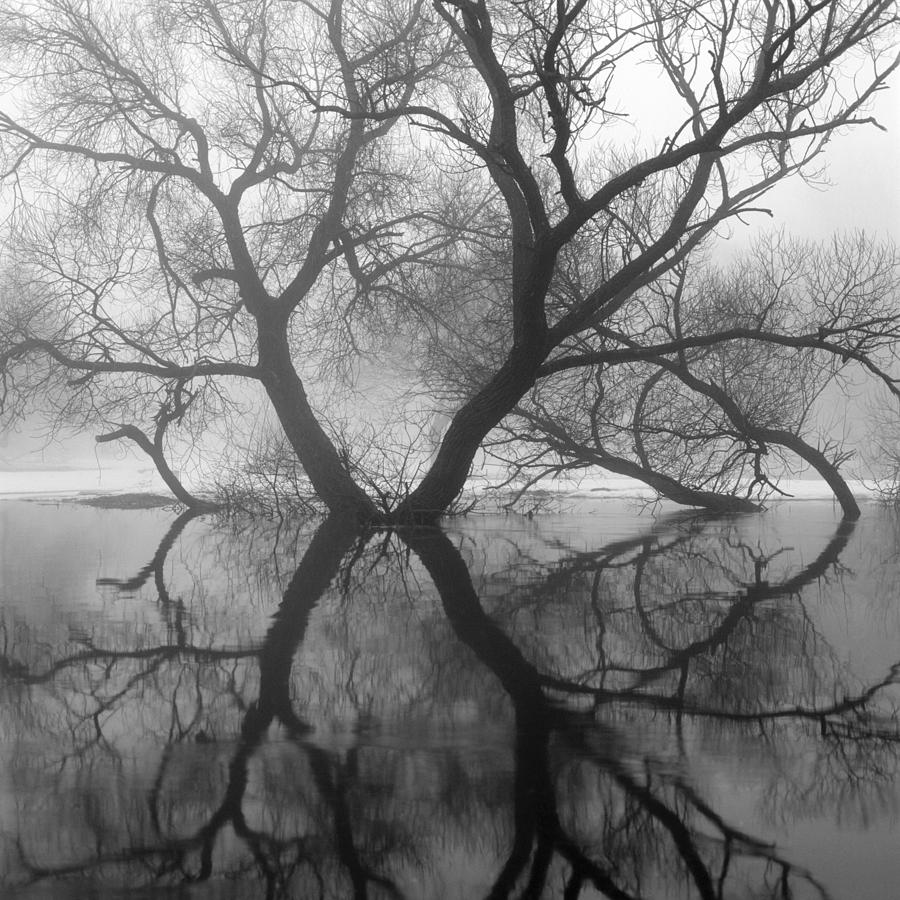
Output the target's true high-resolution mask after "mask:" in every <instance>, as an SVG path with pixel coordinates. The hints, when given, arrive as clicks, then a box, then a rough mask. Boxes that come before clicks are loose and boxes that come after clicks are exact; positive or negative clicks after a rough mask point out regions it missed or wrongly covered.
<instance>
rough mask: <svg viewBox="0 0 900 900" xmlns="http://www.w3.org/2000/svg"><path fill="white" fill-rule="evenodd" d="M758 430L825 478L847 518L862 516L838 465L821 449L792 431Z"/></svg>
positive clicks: (764, 438)
mask: <svg viewBox="0 0 900 900" xmlns="http://www.w3.org/2000/svg"><path fill="white" fill-rule="evenodd" d="M757 432H758V434H759V436H760V437H761V438H762V439H763V440H764V441H767V442H768V443H770V444H781V445H782V446H783V447H787V448H788V450H791V451H792V452H794V453H796V454H797V456H799V457H800V458H801V459H803V460H805V461H806V462H808V463H809V464H810V465H811V466H812V467H813V468H814V469H815V470H816V471H817V472H818V473H819V474H820V475H821V476H822V478H824V479H825V481H826V482H827V484H828V487H830V488H831V490H832V491H833V492H834V496H835V497H836V498H837V501H838V503H840V504H841V511H842V512H843V514H844V518H845V519H849V520H850V521H856V520H857V519H858V518H859V517H860V509H859V504H858V503H857V502H856V497H854V496H853V492H852V491H851V490H850V487H849V485H848V484H847V482H846V481H844V478H843V476H842V475H841V473H840V472H839V471H838V468H837V466H836V465H834V463H832V462H831V460H829V459H828V457H827V456H826V455H825V454H824V453H823V452H822V451H821V450H817V449H816V448H815V447H812V446H810V445H809V444H807V443H806V441H804V440H803V438H801V437H799V436H798V435H796V434H792V433H791V432H790V431H781V430H776V429H774V428H759V429H757Z"/></svg>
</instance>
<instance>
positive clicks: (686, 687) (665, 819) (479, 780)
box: [0, 501, 900, 900]
mask: <svg viewBox="0 0 900 900" xmlns="http://www.w3.org/2000/svg"><path fill="white" fill-rule="evenodd" d="M898 536H900V521H898V520H897V519H896V518H895V517H893V516H892V515H891V514H889V513H888V512H885V511H883V510H880V509H878V508H877V507H876V506H874V505H869V506H867V507H866V510H865V513H864V516H863V519H862V520H861V521H860V522H859V523H858V524H857V525H856V526H855V527H851V526H842V525H841V524H840V523H839V522H838V520H837V518H836V516H835V513H834V510H833V508H832V506H831V504H826V503H816V502H810V503H796V504H790V505H784V506H781V507H779V508H778V509H776V510H775V511H772V512H769V513H765V514H762V515H752V516H744V517H739V518H728V519H722V518H710V517H696V516H688V515H684V514H679V515H674V514H671V515H660V516H653V515H651V514H650V513H649V512H646V511H645V512H643V513H640V512H639V510H638V509H637V508H636V507H634V506H629V505H626V504H623V503H621V502H619V503H616V502H613V501H610V502H608V503H603V502H597V503H596V504H595V505H594V507H593V509H591V510H582V512H580V513H578V514H574V513H572V514H569V515H565V516H563V515H560V516H542V517H536V518H534V519H533V520H526V519H520V518H516V517H495V518H489V517H485V518H471V519H467V520H460V521H453V522H451V523H449V525H448V526H447V529H446V530H445V531H437V530H435V531H432V532H423V533H413V534H405V535H396V534H393V535H388V534H383V533H382V534H375V535H372V536H370V537H369V538H368V539H363V538H360V537H359V536H358V535H355V534H353V533H352V532H349V531H347V530H346V529H344V528H343V527H342V526H341V525H340V523H337V522H334V521H329V522H324V523H322V522H310V523H307V524H304V525H300V526H296V525H295V526H287V525H284V526H282V527H280V528H277V527H276V526H275V525H274V524H272V523H260V522H250V521H246V522H238V523H222V522H217V521H216V520H215V519H214V518H211V517H202V518H193V519H191V518H190V517H187V516H181V517H177V516H176V515H175V514H173V513H170V512H167V511H165V510H144V511H141V510H129V511H116V510H100V509H92V508H89V507H83V506H78V505H75V504H61V505H52V504H42V503H35V502H25V501H6V502H2V503H0V896H3V897H5V898H17V900H19V898H22V900H24V898H28V900H33V898H57V897H60V898H104V900H105V898H119V897H123V898H124V897H137V898H151V897H152V898H159V897H178V898H235V900H237V898H241V900H243V898H301V897H302V898H306V897H323V898H345V897H348V898H349V897H352V898H362V897H370V898H401V897H402V898H410V900H418V898H506V897H509V898H513V897H516V898H518V897H534V898H537V897H548V898H551V897H559V898H596V897H610V898H619V900H629V898H662V900H672V898H676V900H677V898H704V900H706V898H748V900H749V898H763V897H770V898H835V900H841V898H852V900H859V898H871V900H885V898H891V897H895V896H897V895H898V893H897V892H898V887H897V886H898V885H900V825H898V811H900V778H898V775H900V768H898V760H900V721H898V715H897V708H898V705H900V688H898V682H900V553H898Z"/></svg>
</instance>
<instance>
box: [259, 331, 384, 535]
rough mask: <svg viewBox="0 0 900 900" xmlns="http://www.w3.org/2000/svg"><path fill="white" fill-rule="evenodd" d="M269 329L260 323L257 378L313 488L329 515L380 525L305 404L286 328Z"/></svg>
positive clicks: (379, 517) (381, 517) (345, 462)
mask: <svg viewBox="0 0 900 900" xmlns="http://www.w3.org/2000/svg"><path fill="white" fill-rule="evenodd" d="M273 325H274V327H270V328H266V327H265V323H264V322H260V334H259V369H260V380H261V381H262V384H263V387H264V388H265V390H266V393H267V394H268V396H269V399H270V400H271V402H272V406H273V408H274V410H275V413H276V415H277V416H278V420H279V422H280V423H281V427H282V428H283V429H284V433H285V435H286V436H287V439H288V441H290V444H291V446H292V447H293V449H294V452H295V453H296V454H297V459H299V460H300V464H301V465H302V466H303V469H304V471H305V472H306V475H307V477H308V478H309V480H310V483H311V484H312V487H313V490H314V491H315V492H316V494H317V495H318V497H319V498H320V499H321V500H322V502H323V503H324V504H325V505H326V506H327V507H328V509H329V510H330V511H331V512H333V513H339V514H342V515H343V514H346V515H351V516H352V517H353V518H355V519H356V520H357V521H358V522H360V523H374V522H379V521H383V520H384V514H383V513H381V512H380V511H379V510H378V508H377V507H376V506H375V504H374V502H373V501H372V500H371V499H370V498H369V497H368V496H367V495H366V493H365V491H363V490H362V488H360V487H359V485H357V484H356V482H355V481H354V480H353V477H352V476H351V474H350V472H349V468H348V460H346V459H344V458H342V457H341V455H340V454H339V453H338V451H337V449H336V448H335V446H334V443H333V442H332V440H331V438H329V436H328V435H327V434H326V433H325V431H324V429H323V428H322V426H321V425H320V424H319V421H318V419H317V418H316V415H315V413H314V412H313V410H312V407H311V406H310V405H309V399H308V398H307V396H306V390H305V389H304V387H303V382H302V381H301V379H300V376H299V375H298V374H297V370H296V369H295V368H294V364H293V362H292V361H291V354H290V347H289V345H288V340H287V336H286V334H285V329H284V328H283V327H282V328H281V329H279V328H278V327H277V325H275V323H273Z"/></svg>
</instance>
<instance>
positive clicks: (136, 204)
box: [0, 0, 898, 521]
mask: <svg viewBox="0 0 900 900" xmlns="http://www.w3.org/2000/svg"><path fill="white" fill-rule="evenodd" d="M896 25H897V10H896V4H895V3H894V2H889V0H876V2H846V3H833V2H825V0H820V2H814V3H809V4H805V5H803V6H802V7H798V6H797V5H795V4H794V3H793V2H791V0H788V2H780V0H775V2H753V0H732V2H729V3H724V4H723V3H719V2H715V3H713V2H705V0H697V2H694V3H691V4H688V5H685V4H681V3H665V4H660V3H655V2H647V3H639V4H633V5H630V6H629V7H627V8H620V7H617V6H615V5H613V6H608V5H606V4H595V3H589V2H587V0H573V2H565V0H561V2H558V3H554V4H546V3H538V2H526V3H507V2H492V3H487V2H485V0H478V2H476V0H438V2H436V3H435V4H434V6H433V8H432V7H426V5H425V4H424V3H423V2H421V0H407V2H401V3H399V4H391V5H390V7H389V8H387V9H385V8H384V7H383V5H381V4H375V3H369V2H366V0H360V2H356V0H355V2H345V0H331V2H330V3H328V4H323V5H316V4H315V3H312V2H309V3H307V2H303V3H295V4H274V3H268V2H259V3H256V4H253V5H251V6H249V7H248V6H247V5H246V4H239V5H232V4H228V3H225V2H221V3H215V2H195V0H180V2H166V3H153V4H149V5H146V6H145V5H142V4H139V3H134V4H127V5H126V6H122V5H121V4H116V5H111V4H110V5H95V6H88V5H86V4H82V3H80V2H77V0H41V2H38V3H34V4H29V5H27V6H25V7H22V6H21V5H20V4H16V5H14V6H10V7H8V8H7V10H6V11H5V13H4V14H3V17H2V23H0V34H2V38H3V41H4V46H6V47H7V48H8V49H7V57H6V59H7V63H6V64H7V66H8V71H7V78H9V79H10V80H11V83H12V84H14V86H15V87H14V91H13V93H12V96H11V97H10V98H9V102H8V104H7V112H5V113H3V115H2V117H0V132H2V135H3V154H4V160H5V162H4V167H3V168H4V173H5V180H6V183H7V185H8V187H9V189H10V193H11V194H12V195H14V196H15V197H16V198H18V200H19V201H20V202H19V203H18V205H17V211H16V215H15V216H14V217H13V218H14V222H15V224H16V225H17V227H18V229H19V230H20V231H22V232H23V233H24V234H25V235H26V237H27V238H28V239H27V240H24V241H20V242H18V244H17V246H16V247H14V248H13V250H11V251H10V258H11V260H12V261H13V263H14V264H15V266H16V268H17V269H18V270H19V271H21V272H23V273H24V274H25V277H26V278H27V279H28V282H29V284H30V286H31V288H32V289H33V291H34V292H35V293H36V294H37V295H39V296H40V297H41V298H42V299H41V304H42V308H43V309H45V310H46V311H45V312H43V313H42V316H41V318H40V321H37V320H34V319H31V318H28V317H26V318H25V319H24V320H22V321H21V322H20V323H19V327H15V328H10V329H8V334H7V335H6V336H5V338H4V345H3V348H2V349H0V369H2V371H3V372H4V373H5V378H6V380H7V383H8V384H9V383H11V382H10V379H11V378H13V377H14V371H13V370H14V369H16V367H17V366H20V365H25V366H31V367H35V366H37V367H39V368H40V367H41V366H45V365H49V364H51V363H52V365H53V366H56V367H62V368H63V369H65V370H67V371H68V372H69V373H70V375H74V376H75V383H74V384H73V385H72V387H73V388H74V389H75V390H79V389H81V390H83V389H84V388H85V386H86V385H91V386H92V389H94V390H96V391H99V392H104V391H105V390H106V385H107V383H110V382H111V383H113V384H116V383H118V382H122V383H124V384H126V385H128V386H130V389H131V391H132V395H133V396H146V395H147V393H148V392H153V391H157V390H160V389H161V388H160V387H159V385H165V386H166V388H162V390H169V391H171V390H172V386H173V385H178V384H183V385H184V388H185V389H186V390H192V383H193V382H194V381H195V380H197V381H200V380H203V379H216V380H217V383H219V384H227V383H229V380H231V379H235V380H246V381H250V382H255V383H257V384H258V385H259V386H261V388H262V389H263V390H264V392H265V394H266V396H267V397H268V400H269V402H270V403H271V405H272V408H273V409H274V411H275V413H276V415H277V417H278V420H279V422H280V424H281V426H282V428H283V429H284V431H285V434H286V436H287V439H288V440H289V442H290V444H291V446H292V448H293V449H294V452H295V453H296V455H297V457H298V459H299V460H300V462H301V464H302V465H303V467H304V469H305V470H306V473H307V475H308V477H309V479H310V482H311V484H312V486H313V488H314V490H315V491H316V493H317V494H318V495H319V496H320V497H321V499H322V500H323V501H324V503H325V504H326V505H327V506H328V507H330V508H331V509H334V510H337V509H344V510H349V511H350V512H352V513H353V514H354V515H355V516H357V517H358V518H362V519H364V520H369V521H371V520H377V519H382V518H384V516H385V514H386V513H385V511H384V510H383V509H379V504H378V503H377V502H376V500H375V499H373V498H372V497H371V496H369V494H367V493H366V491H365V490H363V488H362V487H361V486H360V484H359V480H358V479H356V478H354V474H353V473H354V467H355V463H354V460H353V459H352V458H348V455H347V454H346V453H342V452H340V450H339V447H338V441H337V437H336V434H335V432H334V430H333V429H329V427H328V426H327V424H326V420H327V412H328V410H327V407H328V400H329V398H328V397H327V392H325V394H326V395H325V396H320V397H319V398H318V400H315V399H311V398H310V396H309V394H308V393H307V384H308V383H309V382H310V378H311V377H312V378H313V379H315V378H317V377H318V376H319V373H320V372H321V370H322V368H323V364H324V363H325V362H326V361H327V363H328V364H329V365H331V366H332V367H333V366H334V361H335V360H337V361H338V363H339V367H343V368H344V369H345V370H350V371H352V369H353V360H354V359H358V358H360V356H361V355H363V354H365V352H366V351H367V350H370V351H371V350H376V349H378V350H380V349H382V348H383V347H384V345H385V343H386V337H387V336H394V337H396V335H397V334H402V333H403V332H405V331H408V330H409V329H411V328H416V329H421V328H422V325H423V324H424V325H425V334H426V337H427V339H426V340H425V341H424V342H416V347H415V348H412V347H410V348H408V351H409V352H411V351H412V350H413V349H416V350H418V349H420V348H421V347H422V346H423V345H424V347H426V348H427V346H429V342H432V343H433V342H434V341H437V342H438V343H439V342H440V341H441V340H443V339H444V338H445V337H450V336H452V332H453V330H454V329H455V330H456V331H457V332H458V333H459V334H460V335H461V336H463V337H464V336H465V334H473V333H474V334H476V335H477V334H478V333H479V331H480V328H481V326H482V324H483V323H484V322H485V321H488V322H489V323H490V324H491V325H492V326H499V331H496V330H495V332H494V333H495V334H497V337H496V338H495V339H494V340H493V341H492V343H491V353H490V357H489V358H484V360H483V362H484V368H483V369H482V370H480V371H479V372H478V377H477V378H476V379H474V380H473V382H472V384H471V388H470V389H469V391H468V392H467V394H466V395H465V396H464V397H462V398H460V399H461V402H460V403H459V404H458V405H457V408H456V410H455V413H454V416H453V419H452V422H451V423H450V426H449V427H448V429H447V431H446V434H445V435H444V438H443V440H442V443H441V447H440V449H439V451H438V452H437V454H436V455H435V457H434V460H433V463H432V464H431V466H430V468H429V471H428V472H427V473H426V474H425V475H424V477H423V478H422V479H421V480H420V481H419V482H418V484H417V485H416V486H415V488H414V489H412V490H411V491H408V492H407V491H396V492H394V493H393V495H389V496H387V497H386V498H385V500H384V501H383V502H382V503H381V506H388V507H391V508H390V509H388V510H387V515H388V516H389V517H391V518H394V519H402V520H430V519H433V518H434V517H436V516H437V515H439V514H440V513H441V512H442V511H444V510H445V509H447V508H448V506H449V505H450V504H451V503H452V502H453V500H454V498H455V497H456V496H457V495H458V494H459V492H460V491H461V489H462V487H463V485H464V483H465V480H466V477H467V475H468V472H469V469H470V466H471V464H472V461H473V459H474V458H475V455H476V453H477V452H478V450H479V448H480V447H481V445H482V443H483V441H484V439H485V437H486V436H487V435H488V434H489V433H490V432H491V430H492V429H493V428H495V427H496V426H497V425H498V424H499V423H500V422H502V421H503V419H504V418H505V417H506V416H507V415H508V414H509V413H510V412H511V411H512V410H513V409H514V408H515V406H516V405H517V404H518V403H519V402H520V401H521V400H522V398H523V397H525V396H526V395H527V394H528V392H529V391H530V390H531V389H532V387H533V386H534V385H535V384H536V383H537V382H538V381H539V380H541V379H543V378H545V377H548V376H549V375H550V374H551V373H553V372H554V371H557V370H558V369H559V367H569V366H570V365H571V366H574V365H575V362H574V360H575V359H578V358H581V359H584V358H585V356H584V352H585V342H588V343H590V342H591V341H592V340H593V339H594V336H595V335H597V334H598V333H601V332H603V333H604V334H608V335H609V337H610V339H611V341H612V343H611V345H610V346H611V347H617V348H618V349H619V350H620V351H621V352H622V353H625V354H627V353H633V352H634V348H633V346H632V344H633V342H634V341H635V340H638V339H639V338H640V336H641V332H642V329H643V328H644V327H645V325H646V323H645V320H644V318H643V316H642V314H641V308H642V301H641V299H640V297H641V292H642V291H644V290H645V289H647V288H648V286H650V285H652V284H653V283H654V282H656V281H658V280H659V279H661V278H664V277H665V276H666V275H667V273H669V272H672V271H674V270H675V269H676V267H677V266H679V265H681V264H682V263H683V262H684V260H686V259H687V258H688V256H689V255H690V254H691V253H692V252H694V251H695V250H696V249H697V248H698V247H699V246H700V245H701V244H702V243H703V242H704V241H705V240H707V239H708V238H709V237H710V236H711V235H712V234H713V233H714V231H715V230H716V229H717V228H720V227H721V226H722V225H723V223H726V222H727V221H729V220H731V219H734V218H735V217H738V216H745V215H748V214H750V213H752V212H753V211H754V210H756V209H757V208H758V203H759V199H760V197H761V196H762V195H763V194H765V192H766V191H768V190H769V189H770V188H771V187H772V186H774V185H775V184H777V183H778V182H779V181H781V180H782V179H784V178H786V177H788V176H790V175H793V174H797V173H800V174H802V173H804V172H809V171H810V166H811V165H813V164H814V163H815V161H816V160H817V159H818V157H819V154H820V153H821V151H822V149H823V148H824V146H825V144H826V143H827V142H828V140H829V139H830V138H831V137H832V136H833V135H834V134H835V133H836V132H838V131H841V130H845V129H847V128H848V127H851V126H855V125H861V124H871V123H872V121H873V120H872V119H871V117H870V116H869V115H868V114H867V108H868V106H869V105H870V103H871V100H872V98H873V96H874V94H875V92H876V91H877V90H879V89H880V88H881V87H882V86H884V85H885V83H886V81H887V79H888V78H889V77H890V75H891V73H892V72H893V71H894V70H895V69H896V67H897V65H898V58H897V53H896V45H895V38H896ZM638 71H642V72H643V71H648V72H651V73H652V77H655V78H656V79H657V80H656V81H655V82H654V85H655V89H657V90H658V91H659V100H660V101H661V103H664V104H665V107H666V109H667V111H668V112H669V115H668V116H667V117H666V121H665V123H664V127H665V133H664V134H662V135H651V137H650V138H649V140H648V141H647V142H646V143H645V144H644V145H637V146H635V144H634V140H633V133H629V132H627V131H625V132H623V129H622V128H621V127H620V124H619V120H620V115H621V113H623V112H627V98H628V96H629V95H630V94H632V93H633V92H634V78H635V77H636V72H638ZM617 98H618V99H617ZM460 185H463V186H464V188H463V190H462V191H460ZM26 200H27V201H29V203H30V208H29V209H27V210H26V208H25V204H24V201H26ZM585 252H586V253H587V257H585V255H584V254H585ZM579 258H581V259H585V258H587V259H589V263H588V264H587V265H583V266H582V271H581V273H580V276H581V277H580V278H579V280H578V281H577V282H575V284H576V285H578V290H577V291H576V290H572V287H573V283H572V280H571V277H570V272H569V269H570V266H571V265H573V264H576V263H575V261H576V260H577V259H579ZM475 311H478V314H477V315H475V316H473V318H472V319H471V320H468V319H467V318H466V314H467V313H468V312H475ZM460 322H464V323H465V328H464V329H462V330H460V325H459V323H460ZM829 337H830V341H826V337H822V338H821V339H820V340H821V341H823V342H828V343H830V344H833V345H834V346H835V347H838V348H843V349H844V350H845V351H847V352H853V348H854V342H855V341H856V340H857V339H858V337H859V335H858V333H857V332H855V331H853V330H852V329H851V330H850V331H849V332H847V331H842V330H841V331H839V332H838V333H837V334H835V335H831V336H829ZM395 345H396V344H395ZM655 352H656V355H657V356H659V357H660V358H666V359H671V358H672V357H671V355H670V354H668V353H666V352H663V351H661V350H659V349H658V348H657V349H656V350H655ZM677 352H678V351H677V349H673V350H672V353H675V354H676V355H675V356H674V359H675V362H673V363H672V364H673V365H678V364H679V363H678V357H677ZM42 359H43V360H45V361H46V362H40V360H42ZM428 361H429V356H428V354H427V353H422V354H421V355H420V356H419V357H418V359H417V360H415V361H413V362H411V364H412V365H415V366H416V368H417V370H418V369H419V367H420V366H421V365H424V364H427V362H428ZM585 361H586V362H587V363H588V364H589V365H592V364H593V362H592V361H591V360H589V359H588V360H585ZM15 377H18V376H15ZM667 377H668V376H667ZM691 390H694V389H693V388H692V389H691ZM694 393H696V390H694ZM148 405H149V404H148ZM323 413H326V415H325V416H323ZM332 418H333V417H332ZM351 446H352V441H351Z"/></svg>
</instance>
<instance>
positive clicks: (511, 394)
mask: <svg viewBox="0 0 900 900" xmlns="http://www.w3.org/2000/svg"><path fill="white" fill-rule="evenodd" d="M544 355H545V354H544V353H543V352H541V351H536V350H534V349H530V348H513V350H511V351H510V354H509V356H508V357H507V358H506V362H505V363H504V364H503V366H502V367H501V368H500V370H499V371H498V372H497V374H496V375H494V377H493V378H491V380H490V381H488V383H487V384H486V385H485V386H484V387H483V388H481V390H479V391H478V392H477V393H476V394H475V395H474V396H473V397H472V398H471V399H470V400H469V401H468V402H467V403H466V404H465V405H464V406H463V407H461V408H460V409H459V411H458V412H457V413H456V415H455V416H454V417H453V420H452V421H451V422H450V427H449V428H448V429H447V432H446V434H445V435H444V440H443V441H442V442H441V446H440V449H439V450H438V453H437V456H436V457H435V460H434V463H433V464H432V466H431V468H430V469H429V470H428V472H427V473H426V475H425V477H424V478H423V479H422V481H421V482H420V483H419V486H418V487H417V488H416V489H415V490H414V491H413V492H412V493H411V494H410V495H409V497H408V498H407V500H406V501H405V502H404V503H403V504H402V505H401V506H400V507H399V509H398V510H397V514H396V518H397V519H398V520H399V521H403V522H411V523H422V524H427V523H431V522H434V521H435V520H436V519H437V518H438V517H439V516H440V515H441V514H442V513H443V512H445V511H446V510H447V508H448V507H449V506H450V504H451V503H452V502H453V501H454V500H455V499H456V497H457V496H459V494H460V492H461V491H462V489H463V487H464V486H465V483H466V478H467V477H468V475H469V470H470V469H471V467H472V461H473V460H474V459H475V454H476V453H477V452H478V449H479V447H480V446H481V444H482V441H483V440H484V438H485V437H486V436H487V434H488V432H490V430H491V429H492V428H493V427H494V426H495V425H497V424H498V423H499V422H500V421H501V420H502V419H503V417H504V416H506V415H507V414H508V413H509V411H510V410H511V409H512V408H513V407H514V406H515V405H516V403H518V402H519V400H521V399H522V397H523V396H524V395H525V394H526V393H527V391H528V390H529V389H530V388H531V387H532V385H533V384H534V381H535V378H536V376H537V371H538V368H539V366H540V364H541V363H542V362H543V358H544Z"/></svg>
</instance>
